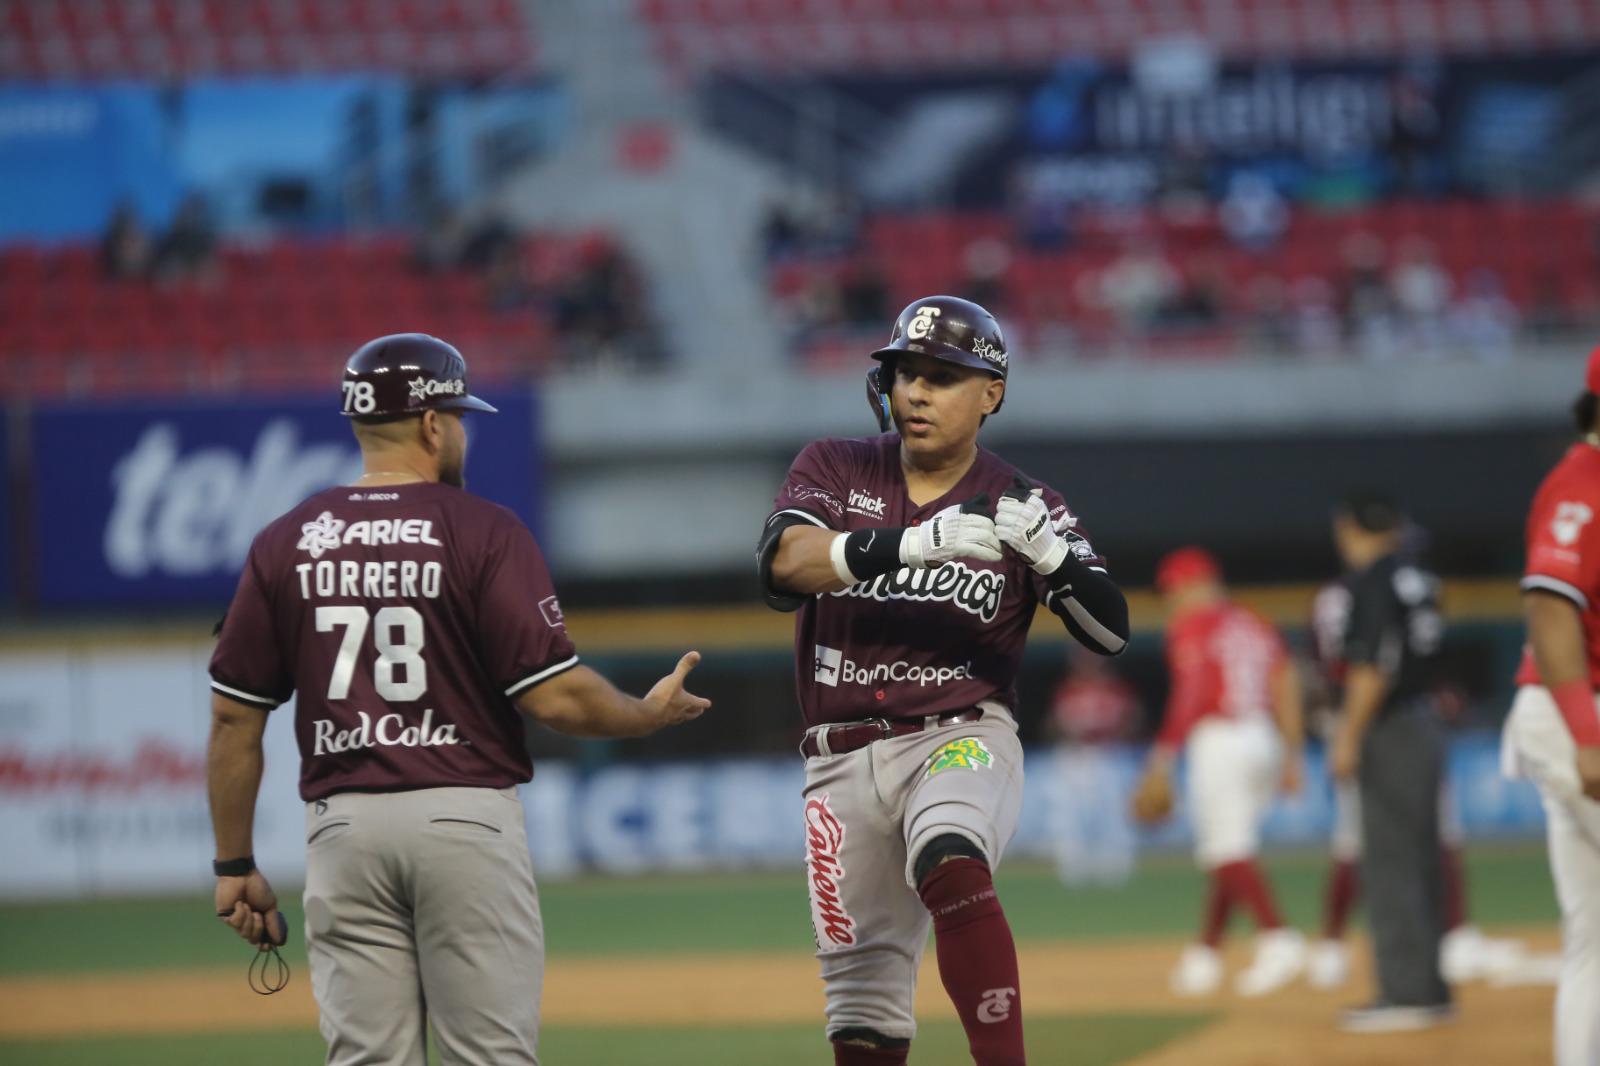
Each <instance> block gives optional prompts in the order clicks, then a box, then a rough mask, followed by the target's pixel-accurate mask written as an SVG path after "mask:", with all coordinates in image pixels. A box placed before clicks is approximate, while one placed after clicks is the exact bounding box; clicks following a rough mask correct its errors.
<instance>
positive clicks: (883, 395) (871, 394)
mask: <svg viewBox="0 0 1600 1066" xmlns="http://www.w3.org/2000/svg"><path fill="white" fill-rule="evenodd" d="M883 370H884V368H883V367H882V366H875V367H873V368H872V369H871V370H868V371H867V406H869V407H871V408H872V414H873V416H874V417H875V418H877V420H878V430H879V432H882V433H887V432H889V430H890V428H892V427H893V426H894V410H893V408H891V407H890V406H889V390H887V389H885V388H884V387H883Z"/></svg>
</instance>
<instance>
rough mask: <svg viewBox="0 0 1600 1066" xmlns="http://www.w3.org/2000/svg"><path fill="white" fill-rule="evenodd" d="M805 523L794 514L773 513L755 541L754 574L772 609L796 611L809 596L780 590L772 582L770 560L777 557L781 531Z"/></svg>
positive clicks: (763, 596)
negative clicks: (758, 538) (758, 579)
mask: <svg viewBox="0 0 1600 1066" xmlns="http://www.w3.org/2000/svg"><path fill="white" fill-rule="evenodd" d="M806 524H807V523H806V522H805V520H804V519H800V518H796V517H795V516H794V515H789V514H776V515H773V516H772V518H771V519H770V520H768V522H767V525H766V528H764V529H763V530H762V531H761V539H760V540H759V541H758V542H757V543H756V574H757V576H758V577H759V578H760V581H761V598H762V599H764V600H766V601H767V606H768V607H771V608H772V609H773V610H774V611H785V612H787V611H798V610H799V609H800V608H801V607H803V606H805V602H806V600H808V599H810V598H811V597H809V596H802V595H800V594H798V593H791V592H781V591H779V590H778V589H777V588H776V587H774V585H773V583H772V561H773V560H774V559H776V558H777V557H778V542H779V541H780V540H781V539H782V538H783V531H784V530H786V529H788V528H789V527H790V526H800V525H806Z"/></svg>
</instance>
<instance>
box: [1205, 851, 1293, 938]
mask: <svg viewBox="0 0 1600 1066" xmlns="http://www.w3.org/2000/svg"><path fill="white" fill-rule="evenodd" d="M1217 873H1218V874H1220V875H1222V877H1223V879H1224V880H1225V881H1226V882H1227V884H1228V891H1229V893H1230V894H1231V895H1232V896H1233V898H1234V899H1235V900H1236V901H1237V902H1239V903H1241V904H1243V905H1244V906H1245V907H1246V908H1248V909H1249V911H1250V913H1251V914H1252V915H1254V916H1255V919H1256V927H1257V928H1259V929H1278V928H1281V927H1282V926H1283V919H1282V918H1281V917H1279V916H1278V905H1277V903H1276V902H1275V901H1274V900H1273V898H1272V889H1271V887H1269V886H1268V885H1267V879H1266V878H1265V877H1263V876H1262V875H1261V867H1259V866H1257V865H1256V861H1255V860H1254V859H1239V860H1237V861H1235V862H1225V863H1223V864H1222V865H1221V866H1219V867H1217Z"/></svg>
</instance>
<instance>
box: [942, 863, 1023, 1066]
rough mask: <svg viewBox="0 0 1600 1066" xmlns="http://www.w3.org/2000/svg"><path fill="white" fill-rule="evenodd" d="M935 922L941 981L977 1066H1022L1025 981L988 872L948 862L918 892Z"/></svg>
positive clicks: (980, 865) (977, 865) (980, 866)
mask: <svg viewBox="0 0 1600 1066" xmlns="http://www.w3.org/2000/svg"><path fill="white" fill-rule="evenodd" d="M919 891H920V893H921V895H922V904H923V906H925V907H927V908H928V913H929V914H931V915H933V941H934V950H935V951H936V953H937V954H938V957H939V978H940V980H942V981H943V982H944V990H945V992H946V993H948V994H949V996H950V1002H951V1003H953V1004H955V1008H956V1013H957V1014H958V1015H960V1017H961V1026H962V1028H964V1029H965V1030H966V1031H967V1045H968V1046H969V1047H970V1048H971V1049H972V1060H973V1062H975V1063H977V1066H1022V1064H1023V1063H1024V1062H1026V1061H1027V1060H1026V1057H1025V1055H1024V1053H1023V1049H1022V997H1021V994H1020V993H1021V988H1022V982H1021V980H1020V978H1019V977H1018V973H1017V946H1016V943H1015V942H1014V941H1013V940H1012V939H1011V926H1010V925H1008V924H1007V923H1006V916H1005V912H1004V911H1002V910H1001V909H1000V899H999V897H998V896H996V895H995V892H994V880H993V879H992V878H991V876H990V874H989V867H988V865H986V864H985V863H984V862H982V861H981V860H979V859H972V858H965V857H963V858H957V859H949V860H947V861H945V862H943V863H940V864H939V865H938V866H936V867H934V868H933V872H932V873H930V874H928V876H927V877H925V878H923V881H922V885H921V886H920V888H919Z"/></svg>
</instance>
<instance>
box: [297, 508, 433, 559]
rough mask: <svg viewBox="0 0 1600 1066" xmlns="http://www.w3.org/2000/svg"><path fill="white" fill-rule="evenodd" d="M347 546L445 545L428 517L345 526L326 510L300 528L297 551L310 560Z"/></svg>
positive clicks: (379, 519) (391, 519) (354, 523)
mask: <svg viewBox="0 0 1600 1066" xmlns="http://www.w3.org/2000/svg"><path fill="white" fill-rule="evenodd" d="M345 544H427V545H431V546H432V547H435V548H441V547H443V546H444V545H443V543H442V542H440V541H439V540H437V539H435V538H434V535H433V520H432V519H427V518H375V519H373V520H372V521H370V522H369V521H366V520H362V521H360V522H351V523H349V524H346V523H345V521H344V519H342V518H335V517H333V513H332V512H331V511H323V512H322V513H321V514H319V515H318V516H317V517H316V520H315V521H312V522H306V523H304V524H302V525H301V526H300V543H299V544H297V545H295V547H296V549H297V550H299V551H303V552H309V553H310V554H311V558H313V559H320V558H321V557H322V553H323V552H329V551H333V550H334V549H336V548H338V547H340V546H342V545H345Z"/></svg>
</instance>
